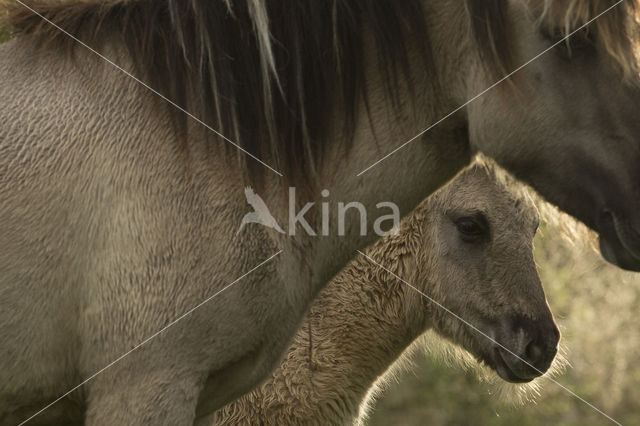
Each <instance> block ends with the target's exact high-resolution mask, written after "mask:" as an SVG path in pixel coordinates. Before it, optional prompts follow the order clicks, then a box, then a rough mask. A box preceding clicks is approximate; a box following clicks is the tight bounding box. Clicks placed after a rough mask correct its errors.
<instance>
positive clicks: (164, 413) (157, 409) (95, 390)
mask: <svg viewBox="0 0 640 426" xmlns="http://www.w3.org/2000/svg"><path fill="white" fill-rule="evenodd" d="M132 356H133V355H132ZM136 361H137V362H136V364H134V363H126V364H127V365H125V363H124V362H123V364H122V365H120V364H116V365H114V366H112V367H111V368H110V369H108V370H106V371H104V372H103V373H101V374H100V375H98V376H97V377H96V378H95V379H93V380H92V381H91V382H90V383H89V384H87V386H88V401H87V411H86V419H85V424H86V425H87V426H106V425H125V424H126V425H178V426H179V425H185V426H186V425H189V426H190V425H192V424H193V422H194V420H195V413H196V405H197V403H198V394H199V393H200V390H201V387H202V382H203V380H204V377H205V376H206V375H201V374H193V373H191V372H189V371H187V370H186V369H185V368H183V367H182V366H179V365H177V364H178V363H180V361H177V360H175V361H173V363H175V364H174V365H172V364H173V363H166V365H161V366H158V365H154V369H153V370H152V371H149V370H148V369H147V368H145V365H144V364H141V365H137V364H140V360H136ZM145 361H148V360H145ZM147 365H149V364H147Z"/></svg>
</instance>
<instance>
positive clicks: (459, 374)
mask: <svg viewBox="0 0 640 426" xmlns="http://www.w3.org/2000/svg"><path fill="white" fill-rule="evenodd" d="M564 228H565V227H563V226H560V225H558V224H557V223H556V224H551V223H546V224H544V225H543V226H542V227H541V230H540V232H539V233H538V236H537V238H536V241H535V257H536V262H537V263H538V268H539V271H540V276H541V279H542V283H543V286H544V289H545V293H546V295H547V299H548V301H549V305H550V306H551V310H552V312H553V313H554V316H555V318H556V321H557V322H558V323H559V325H560V330H561V332H562V339H561V344H562V346H563V352H564V357H565V358H566V360H567V362H568V365H567V366H566V367H565V369H564V371H563V372H559V373H558V374H557V375H556V376H555V380H557V381H558V382H559V383H561V384H562V385H563V386H566V387H568V388H569V389H571V390H573V391H574V392H576V393H577V394H578V395H580V396H581V397H582V398H584V399H585V400H587V401H589V402H590V403H592V404H593V405H595V406H596V407H598V408H599V409H601V410H602V411H604V412H605V413H607V414H608V415H609V416H611V417H613V418H614V419H615V420H617V421H619V422H621V423H622V424H625V425H633V424H635V425H640V318H639V314H640V309H639V307H640V274H634V273H629V272H624V271H621V270H619V269H617V268H615V267H613V266H610V265H609V264H607V263H606V262H604V261H603V260H601V258H600V255H599V254H598V252H597V251H596V250H595V249H594V248H593V244H591V243H589V242H588V241H585V240H588V239H585V238H584V236H585V235H584V234H582V237H583V238H579V239H578V238H569V237H568V236H567V235H568V234H567V232H566V230H565V229H564ZM578 241H583V242H578ZM424 340H425V341H421V342H418V344H417V345H416V346H417V349H418V350H417V351H416V353H415V355H414V356H413V362H412V365H407V366H404V367H403V368H402V370H403V371H401V372H398V373H396V374H395V375H394V376H395V378H393V379H392V380H389V381H388V383H387V385H386V386H385V387H386V390H383V391H382V393H381V394H380V395H379V397H378V400H377V403H375V404H374V406H373V410H372V411H371V415H370V417H369V421H368V424H369V425H375V426H382V425H391V424H393V425H403V426H412V425H425V424H429V425H516V424H517V425H541V424H554V425H582V426H587V425H602V424H611V423H609V421H608V420H607V419H606V418H605V417H603V416H602V415H601V414H599V413H598V412H596V411H595V410H594V409H592V408H590V407H589V406H588V405H587V404H585V403H584V402H582V401H580V400H579V399H577V398H576V397H574V396H572V395H571V394H569V393H568V392H567V391H565V390H563V389H562V388H560V387H559V386H558V385H556V384H554V383H553V382H551V381H549V380H545V379H538V380H536V383H537V385H538V386H539V389H538V392H537V395H536V392H533V391H529V392H528V394H529V401H527V400H526V398H523V402H522V403H516V402H515V401H514V400H518V399H520V398H518V393H519V391H520V392H522V390H521V389H519V388H518V387H516V386H513V385H504V384H502V383H500V381H499V379H497V380H495V379H491V378H490V379H489V380H488V381H487V380H480V379H479V373H480V375H482V374H484V373H485V371H482V372H479V371H477V370H474V369H473V367H471V369H469V368H467V369H465V368H464V367H463V366H461V365H459V364H460V362H459V361H456V359H459V358H460V357H459V356H456V355H455V354H454V355H448V356H447V355H446V353H445V355H443V354H442V352H443V350H442V347H441V346H442V344H441V343H440V341H441V339H438V338H434V337H430V338H427V339H424ZM444 349H445V351H446V349H447V348H446V347H445V348H444ZM433 352H435V353H433Z"/></svg>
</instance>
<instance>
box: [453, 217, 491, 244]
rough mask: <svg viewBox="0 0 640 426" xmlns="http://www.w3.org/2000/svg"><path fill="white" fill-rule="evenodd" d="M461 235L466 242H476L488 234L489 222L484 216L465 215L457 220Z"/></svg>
mask: <svg viewBox="0 0 640 426" xmlns="http://www.w3.org/2000/svg"><path fill="white" fill-rule="evenodd" d="M455 224H456V228H457V229H458V232H459V233H460V237H461V238H462V240H463V241H465V242H469V243H470V242H475V241H478V240H480V239H482V238H483V237H484V236H485V235H487V231H488V224H487V221H486V219H485V218H484V216H482V215H476V216H465V217H461V218H459V219H457V220H456V221H455Z"/></svg>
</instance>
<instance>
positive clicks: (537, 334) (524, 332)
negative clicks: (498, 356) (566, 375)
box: [514, 319, 560, 374]
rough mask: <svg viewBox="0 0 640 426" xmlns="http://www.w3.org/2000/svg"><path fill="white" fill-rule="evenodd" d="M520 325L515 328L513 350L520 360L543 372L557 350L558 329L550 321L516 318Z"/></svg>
mask: <svg viewBox="0 0 640 426" xmlns="http://www.w3.org/2000/svg"><path fill="white" fill-rule="evenodd" d="M516 323H519V324H520V326H519V327H518V329H517V330H516V335H517V336H518V338H517V339H516V345H515V347H514V352H515V355H516V356H517V357H519V358H520V359H521V360H522V361H524V362H525V363H527V364H529V366H531V367H532V368H534V369H535V370H537V371H538V372H539V373H540V374H542V373H544V372H545V371H546V370H547V369H548V368H549V366H550V365H551V362H552V361H553V358H554V357H555V356H556V353H557V351H558V342H559V340H560V331H559V330H558V327H557V326H556V324H555V323H554V322H553V320H551V321H544V322H543V323H542V324H541V323H540V322H534V321H530V320H524V321H523V320H522V319H518V320H517V321H516Z"/></svg>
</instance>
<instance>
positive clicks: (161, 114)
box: [0, 0, 640, 424]
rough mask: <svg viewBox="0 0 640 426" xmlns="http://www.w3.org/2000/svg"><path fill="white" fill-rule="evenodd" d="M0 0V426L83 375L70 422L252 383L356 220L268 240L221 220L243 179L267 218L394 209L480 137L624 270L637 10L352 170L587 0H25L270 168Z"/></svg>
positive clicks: (193, 403)
mask: <svg viewBox="0 0 640 426" xmlns="http://www.w3.org/2000/svg"><path fill="white" fill-rule="evenodd" d="M4 3H5V5H6V6H7V10H8V11H9V21H10V23H11V24H12V25H13V26H14V28H16V29H17V30H18V31H19V32H22V33H24V34H23V35H19V36H18V37H17V38H16V39H14V40H13V41H11V42H9V43H7V44H5V45H2V46H0V96H1V97H2V99H3V107H2V109H0V123H1V124H0V154H1V155H0V235H2V243H3V245H2V250H1V251H0V304H1V306H2V310H1V312H0V336H2V339H3V345H2V346H3V349H2V352H1V353H0V419H1V420H3V421H4V422H11V421H12V420H21V419H23V418H26V417H28V416H29V415H30V414H32V413H33V412H35V411H37V409H38V408H40V407H41V406H42V405H43V404H44V403H46V402H48V401H51V400H53V399H54V398H55V397H57V396H58V395H60V394H63V393H64V392H66V391H67V390H69V389H71V388H72V387H73V386H74V385H76V384H78V383H80V382H82V381H83V380H86V379H89V378H90V379H91V380H90V381H89V382H88V383H87V384H86V385H85V386H83V387H82V388H80V389H79V390H78V392H76V393H74V394H73V395H71V397H73V398H75V399H76V400H78V401H80V403H82V404H86V410H87V411H86V421H87V423H88V424H121V423H127V424H141V423H150V424H163V423H166V424H190V423H192V421H193V419H194V417H195V416H196V407H198V408H197V411H198V413H206V412H211V411H213V410H214V409H215V408H218V407H220V406H222V405H223V404H224V403H226V402H227V401H229V400H230V399H232V398H234V397H236V396H238V395H239V394H241V393H243V392H245V391H247V390H248V389H249V388H250V387H251V386H253V385H255V384H256V383H257V382H258V381H259V380H260V379H262V378H263V377H265V375H266V374H267V373H268V372H269V371H270V370H271V369H272V368H273V367H274V366H275V364H276V362H277V360H278V359H279V357H280V355H281V353H282V351H283V350H284V348H285V347H286V345H287V343H288V341H289V339H290V337H291V336H292V335H293V333H294V332H295V330H296V328H297V326H298V324H299V321H300V319H301V318H302V316H303V313H304V311H305V309H306V307H307V306H308V303H309V301H310V300H311V299H312V297H313V296H314V295H315V294H316V293H317V292H318V291H319V290H320V289H321V288H322V287H323V286H324V285H325V284H326V283H327V282H328V281H329V279H330V278H331V277H332V276H333V275H334V274H335V273H336V272H337V271H338V270H339V269H340V267H342V266H343V265H345V264H346V262H347V261H348V259H349V258H350V257H352V256H353V253H354V251H355V249H356V248H359V247H363V246H364V245H366V244H367V243H369V242H370V241H372V240H373V238H374V235H370V236H367V237H361V236H360V235H359V226H351V227H347V229H346V235H345V236H340V237H339V236H337V235H334V232H332V233H330V235H329V236H322V237H311V236H308V235H306V234H305V233H298V234H297V235H296V237H295V238H291V237H287V236H284V235H282V234H279V233H277V232H276V231H272V230H267V229H264V228H261V227H259V226H256V225H251V226H247V227H245V228H244V229H243V231H242V232H240V233H238V234H237V235H236V231H237V229H238V227H239V226H240V223H241V220H242V216H243V214H244V213H245V212H246V207H245V205H244V197H243V188H242V186H243V182H244V181H243V176H245V175H246V174H249V177H250V178H252V179H253V182H256V186H257V188H256V191H257V192H258V193H260V195H261V197H262V198H263V199H264V200H265V203H266V205H268V206H269V207H270V208H271V210H272V212H273V213H274V216H275V217H276V218H277V219H278V222H279V223H281V224H282V223H286V222H287V221H286V220H283V218H286V217H287V206H286V205H285V204H286V200H285V199H284V198H285V197H284V196H283V194H285V188H286V186H288V185H289V184H294V185H296V186H298V187H300V188H305V189H306V192H302V191H301V193H307V194H315V192H314V191H315V189H316V188H326V189H328V190H329V192H330V194H331V195H330V199H331V200H339V201H341V200H345V201H351V200H357V201H359V202H361V203H362V204H363V205H364V206H365V207H366V208H367V209H368V210H369V211H374V210H375V209H374V206H375V205H376V203H378V202H380V201H393V202H395V203H396V204H397V205H398V206H399V207H400V210H401V213H402V215H404V214H406V213H407V212H408V211H409V210H410V209H412V208H413V207H414V206H415V205H417V203H418V202H419V201H420V200H422V199H423V198H424V197H426V196H427V195H428V194H429V193H431V192H432V191H434V190H435V189H436V188H438V187H439V186H441V185H442V184H443V183H445V182H446V181H447V180H448V179H450V178H451V177H452V176H454V175H455V174H456V172H457V171H458V170H460V169H461V168H462V167H463V166H464V165H465V164H467V163H468V162H469V160H470V158H471V156H472V153H473V152H474V151H475V150H479V151H482V152H484V153H486V154H488V155H490V156H492V157H493V158H495V159H496V160H498V162H500V163H501V164H502V165H504V166H505V167H506V168H507V169H508V170H510V171H511V172H513V173H514V174H516V175H517V176H518V177H520V178H521V179H523V180H524V181H526V182H528V183H530V184H531V185H532V186H533V187H534V188H535V189H536V190H538V192H540V193H541V194H542V195H543V196H544V197H546V198H547V199H548V200H550V201H552V202H554V203H555V204H556V205H558V206H559V207H560V208H562V209H563V210H565V211H567V212H569V213H571V214H573V215H574V216H576V217H577V218H579V219H580V220H582V221H583V222H585V223H586V224H587V225H589V226H590V227H592V228H593V229H595V230H596V231H598V232H599V233H600V236H601V241H603V243H602V247H603V253H604V254H605V256H606V257H607V258H608V259H609V260H611V261H613V262H615V263H617V264H619V265H620V266H623V267H626V268H630V269H638V268H639V267H640V260H639V259H640V256H639V254H638V253H640V250H639V249H638V248H639V247H640V238H638V234H637V230H638V229H640V225H639V224H638V223H637V220H638V218H637V216H634V215H633V212H635V211H636V209H637V207H638V204H639V202H640V196H639V194H638V187H637V185H636V183H637V182H638V181H639V178H640V171H639V170H638V168H637V167H636V164H638V160H639V157H640V155H639V154H640V150H639V149H638V143H637V141H636V138H637V137H638V136H639V135H640V128H639V127H640V125H639V124H638V123H639V122H638V120H637V119H636V117H635V116H634V115H635V114H636V112H637V111H638V107H639V106H640V92H639V91H638V90H637V89H635V88H633V86H632V85H628V86H624V85H623V83H622V82H621V78H618V75H617V74H616V73H615V70H614V69H615V68H616V66H617V67H618V68H621V69H622V71H624V73H625V74H626V75H627V76H628V79H637V75H636V74H637V65H636V63H635V57H634V56H633V46H632V45H631V42H632V41H633V40H634V39H633V37H634V36H633V34H635V31H636V30H637V28H635V27H632V26H631V25H632V24H633V25H636V21H635V16H636V15H635V13H636V10H637V3H636V2H635V1H631V0H628V1H626V2H624V3H623V4H621V5H619V6H618V7H617V8H616V9H614V10H612V11H610V12H609V13H608V14H607V15H606V16H603V17H602V18H600V20H599V21H597V22H596V23H594V27H593V31H592V33H593V34H595V37H596V41H595V42H594V43H593V44H590V43H591V42H590V41H589V40H586V39H585V41H584V42H583V44H584V46H580V49H577V45H574V50H573V52H572V56H569V54H568V52H567V51H566V50H561V49H564V48H563V47H558V49H557V50H556V51H553V52H550V53H549V54H548V55H545V56H543V57H541V58H539V59H538V60H537V61H535V62H534V63H532V64H531V65H530V66H528V67H527V68H525V69H523V70H522V71H521V73H519V74H518V79H517V80H516V83H517V89H518V90H519V91H520V92H519V93H520V95H521V96H520V97H517V96H510V94H509V93H508V92H506V91H502V93H499V92H497V91H494V92H489V93H487V94H486V95H485V96H483V97H482V98H480V99H479V100H478V101H477V102H475V103H473V104H471V105H470V106H469V107H468V108H467V109H466V110H461V111H459V113H457V114H456V115H454V116H452V117H450V118H449V119H448V120H446V121H444V122H442V123H441V124H439V125H438V126H437V127H436V128H434V129H433V130H432V131H430V132H428V133H426V134H425V135H424V136H423V137H422V140H421V141H420V142H419V143H418V142H417V141H416V142H414V143H413V144H410V145H408V146H406V147H405V148H404V149H403V150H400V151H398V152H397V153H396V154H395V155H393V156H391V157H389V158H388V159H387V160H385V162H384V163H382V164H380V165H378V166H376V167H373V168H371V169H370V170H369V171H367V173H365V174H363V175H362V176H361V177H356V176H355V175H356V173H357V172H358V171H360V170H362V169H364V168H366V167H367V166H369V165H370V164H372V163H374V162H375V161H376V160H378V158H380V157H381V156H382V155H383V154H385V153H386V152H387V151H388V150H390V149H391V145H394V146H395V145H396V144H397V143H398V141H400V142H401V141H403V140H406V139H409V138H410V137H412V136H413V135H414V134H415V133H417V131H419V130H421V129H423V128H425V127H427V126H428V125H429V124H430V123H432V122H434V121H435V120H437V119H439V118H440V117H442V116H444V115H445V114H447V113H449V112H450V111H452V110H453V109H454V108H456V107H457V106H458V105H461V104H463V103H464V102H465V101H466V100H467V99H468V98H469V97H470V96H471V95H474V94H475V93H477V92H478V91H479V90H482V89H484V88H485V87H488V86H489V85H490V84H491V83H492V82H493V81H494V80H495V76H494V75H493V73H491V72H488V71H486V70H487V69H492V65H495V66H496V67H497V66H499V65H502V66H504V67H505V68H506V69H508V68H509V66H510V64H511V63H520V62H524V61H525V60H527V59H529V58H531V57H533V56H534V55H535V54H536V53H537V52H539V51H542V50H543V49H544V48H546V47H547V46H549V44H550V43H551V42H550V41H549V39H547V38H545V36H543V35H542V34H541V33H540V31H539V30H540V28H541V26H540V25H538V23H537V21H536V20H537V19H538V18H539V17H543V18H544V19H542V18H541V19H542V20H541V22H543V24H542V27H544V28H545V29H546V28H549V29H550V31H547V33H548V34H549V36H550V37H551V36H553V34H554V29H557V28H558V25H556V24H557V23H559V22H560V23H562V25H564V24H565V23H566V24H567V25H568V29H571V28H574V27H576V26H577V25H580V24H581V23H583V22H586V20H587V19H590V18H591V17H594V16H596V14H597V13H599V12H600V11H601V10H603V9H602V8H603V6H604V4H603V2H600V1H592V2H589V1H584V0H583V1H577V0H575V1H570V2H567V4H566V7H567V8H566V10H564V9H562V10H556V8H558V7H557V6H554V4H556V3H552V2H543V1H540V2H536V1H533V0H532V1H531V2H528V3H526V4H525V3H522V2H520V1H513V2H508V1H498V0H496V1H468V2H463V1H458V0H451V1H439V2H427V1H424V2H421V1H418V0H410V1H409V0H408V1H406V2H396V1H370V0H354V1H352V2H338V1H336V2H317V1H315V0H308V1H300V0H296V1H295V2H294V1H292V2H289V1H280V2H269V3H262V2H259V1H254V0H246V1H242V0H238V1H225V2H207V1H200V0H194V1H191V2H187V1H177V0H176V1H173V0H165V1H145V0H139V1H110V2H107V3H104V2H98V1H96V2H91V1H75V0H69V1H63V2H55V3H50V4H48V3H47V2H27V3H25V4H27V5H28V6H29V7H32V8H34V10H35V11H37V12H39V13H41V14H43V16H44V17H46V18H47V19H50V20H51V21H53V22H54V23H55V24H56V25H59V26H60V27H62V28H64V29H65V30H66V31H69V32H71V33H73V34H75V35H77V36H78V37H79V38H80V39H82V40H83V41H86V42H87V43H89V44H90V45H92V46H94V47H95V48H97V49H99V50H100V51H101V52H103V53H104V54H105V55H106V56H107V57H108V58H110V59H112V60H114V61H115V62H116V63H118V64H119V65H121V66H123V67H124V68H126V69H132V70H137V72H138V73H139V75H141V76H142V77H143V79H144V80H145V81H149V82H151V84H152V85H153V86H154V87H157V88H158V90H159V91H160V92H161V93H163V94H166V95H167V96H168V97H169V98H171V99H172V100H174V101H175V102H177V104H178V105H180V106H183V107H185V108H187V109H188V110H190V111H192V112H194V114H196V115H198V116H200V117H203V119H205V121H207V122H208V123H210V124H211V125H213V126H214V127H216V128H217V129H219V130H220V131H222V132H223V133H225V134H227V135H228V136H230V137H231V138H233V139H234V140H235V141H237V143H239V144H240V145H241V146H243V147H244V148H245V149H247V150H248V151H250V152H252V153H253V154H254V155H256V156H258V157H259V158H260V159H261V160H262V161H264V162H265V163H266V164H270V165H274V167H275V168H277V169H280V168H282V170H283V171H284V172H285V173H286V177H285V178H284V179H283V178H280V177H279V176H278V175H277V174H275V173H271V172H270V171H269V170H266V169H261V167H262V166H261V165H260V164H259V163H255V162H253V160H252V159H248V160H247V161H248V162H249V165H248V166H247V164H244V163H243V161H244V160H245V159H246V157H241V159H242V161H230V159H234V158H236V157H234V154H235V152H236V151H233V148H230V149H229V150H225V149H224V148H223V147H224V146H225V144H226V143H227V142H225V141H222V140H212V138H211V137H210V136H209V135H207V134H206V133H205V132H202V131H201V126H200V125H199V124H197V123H195V122H193V121H184V120H183V118H184V117H183V116H181V115H172V114H171V113H170V111H168V110H167V109H165V108H164V105H163V104H162V103H161V102H159V101H158V99H157V97H155V96H154V95H153V94H152V93H150V92H149V91H147V89H145V88H144V87H142V86H141V85H139V84H138V83H136V82H135V81H133V80H132V79H130V78H129V77H127V76H125V75H123V74H122V73H121V72H120V71H118V70H116V69H115V68H114V67H113V66H112V65H111V64H108V63H106V62H104V61H101V60H100V59H98V58H97V57H96V56H95V55H94V54H93V53H90V52H88V51H87V50H85V49H84V48H81V47H77V48H75V49H67V47H69V46H70V44H69V43H71V44H73V43H74V42H73V40H70V39H68V38H67V37H66V36H65V35H63V34H62V33H60V31H59V30H58V29H56V28H54V27H52V26H50V25H49V24H47V23H45V22H44V21H43V20H42V19H41V17H39V16H37V15H34V14H33V11H32V10H29V9H27V8H25V7H24V6H23V5H22V4H18V3H15V2H14V0H7V1H5V2H4ZM556 5H557V4H556ZM558 9H559V8H558ZM565 18H566V19H565ZM547 24H548V25H547ZM618 27H620V28H624V29H626V30H627V31H628V33H627V32H625V31H623V32H621V33H620V34H618V35H616V33H615V32H614V29H615V28H618ZM563 28H564V27H563ZM507 35H509V38H506V36H507ZM585 37H586V36H585ZM427 40H428V42H427ZM478 49H479V51H480V52H481V53H480V54H478ZM69 50H71V52H72V55H69ZM508 52H512V53H511V55H510V54H508ZM494 53H495V54H497V56H495V57H494ZM509 59H511V61H510V60H509ZM487 65H489V66H487ZM632 83H633V82H632ZM334 88H335V90H333V89H334ZM576 92H579V93H581V96H580V97H577V96H575V93H576ZM178 114H180V113H178ZM247 171H248V173H247ZM309 188H310V189H309ZM333 219H335V218H333ZM373 219H375V218H373V217H368V218H367V220H368V221H369V222H372V221H373ZM330 223H336V221H335V220H331V221H330ZM367 228H368V229H371V224H369V226H368V227H367ZM279 249H282V250H283V254H281V255H280V256H279V257H278V258H276V259H274V260H273V261H271V262H269V263H266V264H265V265H264V266H262V267H261V268H259V269H257V270H255V271H254V272H252V273H251V274H248V275H246V276H244V274H246V273H247V271H250V270H251V269H252V268H253V267H254V266H255V265H257V264H259V263H260V261H262V260H264V259H267V258H269V257H270V256H271V255H272V254H274V253H276V252H277V251H278V250H279ZM241 276H242V277H243V278H242V281H240V282H238V283H237V284H234V288H231V289H229V290H227V291H224V292H222V293H219V294H218V295H217V296H216V298H215V299H214V301H212V302H211V303H208V304H206V305H203V306H202V307H201V308H200V309H198V310H197V311H195V312H194V313H193V314H191V315H190V316H189V317H188V318H186V319H185V320H183V321H181V322H179V323H177V324H175V325H174V326H172V327H171V328H170V329H168V330H167V331H166V332H165V333H163V334H161V335H159V336H158V337H156V338H154V339H153V340H151V341H149V342H148V343H147V344H145V345H144V346H143V347H141V348H140V349H138V350H137V351H135V352H133V353H131V354H130V355H128V356H126V357H125V358H122V359H121V360H119V362H117V363H115V364H113V365H111V366H110V367H109V369H107V370H105V371H104V372H101V374H99V375H97V376H95V377H94V376H93V373H95V372H97V371H100V369H101V368H103V367H104V366H106V365H108V364H109V363H110V362H111V361H113V360H115V359H117V358H118V357H119V356H120V355H121V354H123V353H126V352H127V351H128V350H130V349H131V348H132V347H133V346H134V345H136V344H138V343H140V342H142V341H144V339H145V338H147V337H148V336H150V335H152V334H153V333H155V332H156V331H157V330H159V329H161V328H162V327H163V326H164V325H166V324H168V323H169V322H170V321H172V320H173V319H175V318H176V317H178V316H180V315H181V314H182V313H184V312H186V311H188V310H189V309H190V308H192V307H193V306H196V305H197V304H198V303H200V302H201V301H202V300H204V299H206V298H207V297H210V296H211V295H214V294H217V292H219V291H220V290H221V289H223V288H224V287H225V286H226V285H228V284H229V283H232V282H234V280H236V279H238V278H239V277H241ZM44 318H46V319H44ZM116 389H117V391H116ZM199 401H202V402H201V403H199Z"/></svg>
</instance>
